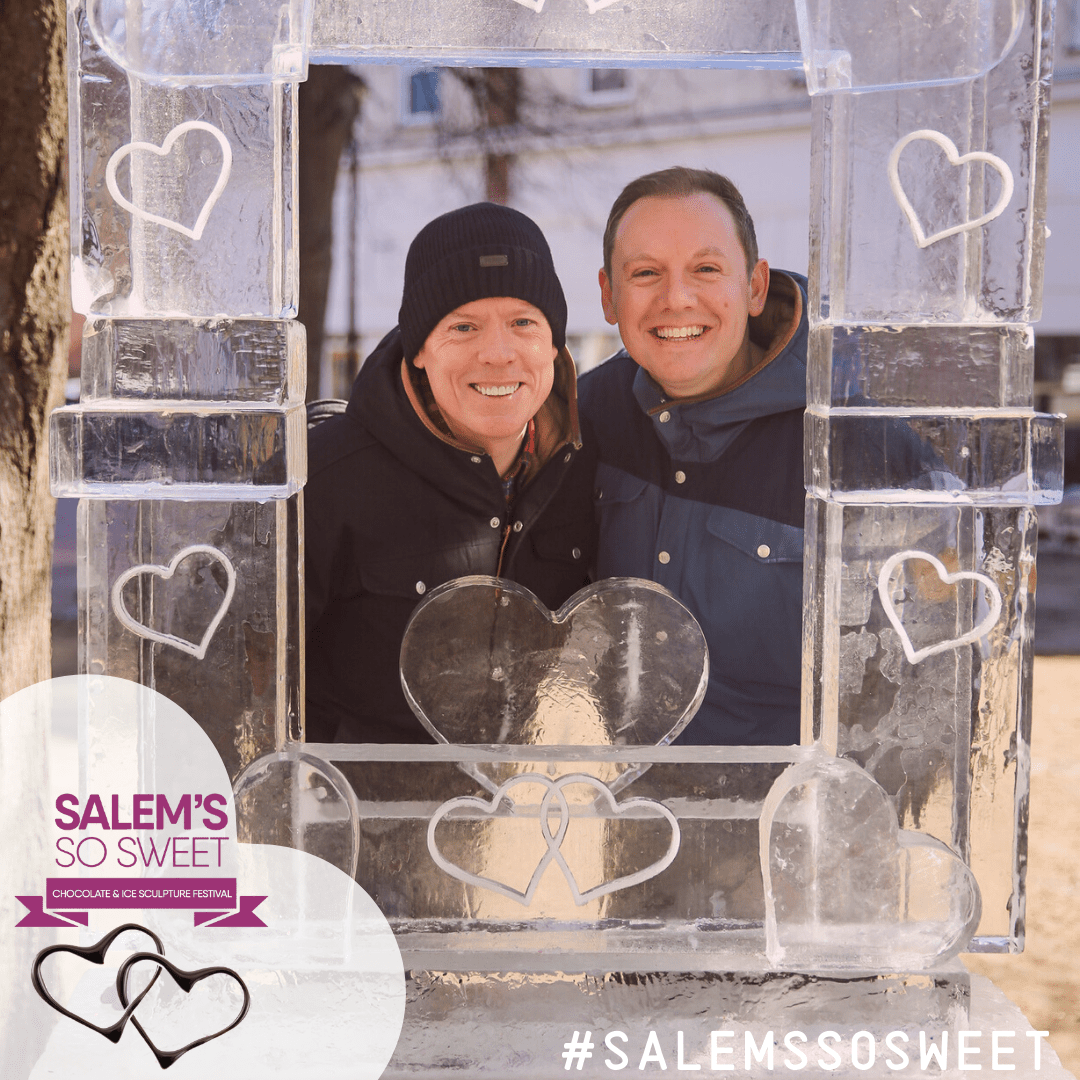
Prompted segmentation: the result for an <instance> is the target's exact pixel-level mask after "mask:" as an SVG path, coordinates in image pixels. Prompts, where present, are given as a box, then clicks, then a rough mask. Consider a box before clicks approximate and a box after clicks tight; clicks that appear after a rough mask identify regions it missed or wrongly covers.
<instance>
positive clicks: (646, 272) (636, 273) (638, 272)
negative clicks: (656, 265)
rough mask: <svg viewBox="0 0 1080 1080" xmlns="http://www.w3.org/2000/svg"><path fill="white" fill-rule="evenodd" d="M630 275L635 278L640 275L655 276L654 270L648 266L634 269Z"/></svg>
mask: <svg viewBox="0 0 1080 1080" xmlns="http://www.w3.org/2000/svg"><path fill="white" fill-rule="evenodd" d="M630 276H631V277H636V278H640V277H656V271H655V270H650V269H648V268H645V267H643V268H642V269H641V270H635V271H634V272H633V273H632V274H631V275H630Z"/></svg>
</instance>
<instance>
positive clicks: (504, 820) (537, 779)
mask: <svg viewBox="0 0 1080 1080" xmlns="http://www.w3.org/2000/svg"><path fill="white" fill-rule="evenodd" d="M536 785H540V786H542V787H543V788H545V789H546V790H545V793H544V796H543V798H542V799H541V801H540V805H539V809H538V811H537V810H536V809H535V807H534V808H533V809H534V812H532V813H529V812H528V810H527V808H526V807H523V806H519V805H517V804H515V801H514V799H512V798H511V797H510V794H509V793H510V791H511V790H513V789H514V788H521V787H523V786H525V787H529V786H536ZM576 785H583V786H585V787H587V788H588V789H590V800H591V801H590V803H588V804H585V805H584V806H581V807H580V808H579V809H578V813H582V812H584V813H587V814H588V815H589V816H590V817H592V818H601V815H602V818H601V820H603V821H604V822H605V823H606V822H609V821H611V819H613V818H617V817H621V816H624V815H625V816H627V818H628V819H632V820H633V821H634V823H635V824H638V825H640V822H641V820H642V819H646V820H648V819H650V818H652V819H654V820H655V819H657V818H660V819H663V820H664V821H666V822H667V824H668V825H669V826H670V830H671V832H670V840H669V842H668V846H667V850H666V851H665V852H664V854H663V855H661V856H660V858H658V859H656V860H654V861H653V862H651V863H649V864H648V865H647V866H645V867H642V868H641V869H640V870H635V871H633V872H632V873H629V874H620V875H619V876H618V877H615V878H612V879H610V880H608V881H602V882H601V883H600V884H598V885H594V886H592V887H590V888H587V889H582V888H581V886H580V885H579V883H578V880H577V877H576V876H575V874H574V871H573V870H572V869H571V867H570V866H569V864H568V862H567V860H566V857H565V856H564V854H563V852H562V845H563V841H564V840H565V838H566V833H567V829H568V828H569V825H570V819H571V816H572V813H571V802H570V800H568V799H567V798H566V795H565V791H566V788H567V787H570V786H576ZM519 798H520V795H519ZM508 809H509V816H508V814H507V811H508ZM598 809H599V811H600V813H598V812H597V811H598ZM455 810H459V811H465V812H466V816H467V817H471V818H472V819H473V820H475V819H476V816H477V815H480V816H481V820H482V819H483V818H485V817H486V818H489V819H492V820H493V821H497V822H499V823H501V824H503V825H504V826H506V825H509V826H511V827H513V826H520V824H521V823H522V821H530V822H533V823H535V825H536V827H537V828H538V829H539V832H540V835H541V836H542V838H543V842H544V843H545V845H546V850H545V851H544V853H543V855H542V856H541V857H540V860H539V862H538V863H537V864H536V866H535V868H534V869H533V871H532V873H531V875H530V877H529V880H528V883H527V884H526V886H525V888H524V889H523V890H522V889H515V888H514V887H513V886H512V885H510V884H509V883H508V882H506V881H501V880H499V879H497V878H494V877H490V876H487V875H483V874H474V873H471V872H470V871H468V870H466V869H464V868H463V867H461V866H459V865H458V864H457V863H455V862H453V861H451V860H450V859H448V858H447V857H446V856H445V855H444V853H443V852H442V850H441V849H440V848H439V845H438V842H437V841H436V839H435V833H436V829H437V828H438V826H439V824H440V823H441V822H442V821H443V820H444V819H446V818H447V816H448V815H450V814H451V813H453V812H454V811H455ZM468 811H472V814H471V815H469V814H468ZM496 811H500V813H501V815H502V816H501V817H498V818H496V817H495V816H494V815H495V813H496ZM555 811H557V813H558V817H557V825H556V826H555V828H554V830H552V827H551V815H552V813H553V812H555ZM453 820H455V821H456V820H458V819H453ZM681 839H682V836H681V832H680V830H679V823H678V821H677V820H676V818H675V815H674V814H672V812H671V811H670V810H669V809H668V808H667V807H666V806H664V804H663V803H660V802H657V801H656V800H655V799H626V800H625V801H623V802H621V803H617V802H616V801H615V796H614V795H613V794H612V793H611V791H610V789H609V788H608V787H607V785H606V784H604V783H603V782H602V781H600V780H598V779H597V778H596V777H594V776H588V775H586V774H583V773H571V774H570V775H569V776H563V777H560V778H559V779H558V780H549V779H548V778H547V777H545V776H543V775H540V774H538V773H528V774H525V775H523V776H515V777H512V778H511V779H510V780H507V781H506V783H504V784H502V785H501V786H500V787H499V789H498V790H497V791H496V792H495V793H494V795H493V796H492V798H491V800H490V801H486V800H484V799H480V798H476V797H474V796H470V795H462V796H458V797H457V798H453V799H448V800H447V801H446V802H444V803H443V804H442V805H441V806H440V807H439V808H438V809H437V810H436V811H435V813H434V814H433V815H432V816H431V820H430V821H429V822H428V829H427V843H428V851H429V853H430V854H431V858H432V860H433V861H434V862H435V864H436V865H437V866H439V867H440V868H441V869H442V870H444V871H445V872H446V873H448V874H449V875H450V876H451V877H454V878H456V879H457V880H458V881H462V882H464V883H465V884H467V885H476V886H478V887H480V888H483V889H489V890H491V891H492V892H496V893H499V894H500V895H502V896H506V897H508V898H509V899H511V900H516V901H517V902H518V903H519V904H523V905H525V906H526V907H528V906H529V904H531V903H532V899H533V896H534V894H535V893H536V889H537V887H538V886H539V884H540V879H541V878H542V877H543V876H544V872H545V871H546V870H547V868H548V866H550V865H551V863H553V862H554V863H555V865H556V866H558V868H559V869H560V870H561V871H562V873H563V876H564V877H565V878H566V883H567V885H568V886H569V887H570V894H571V895H572V896H573V898H574V903H575V904H576V905H578V906H579V907H580V906H581V905H582V904H587V903H589V902H590V901H591V900H596V899H598V898H599V897H601V896H606V895H607V894H608V893H613V892H617V891H618V890H620V889H627V888H629V887H630V886H631V885H637V884H640V883H641V882H643V881H648V880H649V879H650V878H654V877H656V875H657V874H660V873H662V872H663V871H664V870H666V869H667V868H668V867H669V866H670V865H671V864H672V862H673V861H674V860H675V856H676V855H678V853H679V844H680V842H681ZM466 846H467V847H468V848H470V849H472V850H475V849H476V847H477V846H479V845H477V844H475V842H473V843H470V844H468V845H466ZM515 847H516V848H517V849H518V850H522V849H524V848H527V845H522V844H516V845H515Z"/></svg>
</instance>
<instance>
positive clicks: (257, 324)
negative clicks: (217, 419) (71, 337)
mask: <svg viewBox="0 0 1080 1080" xmlns="http://www.w3.org/2000/svg"><path fill="white" fill-rule="evenodd" d="M305 342H306V333H305V330H304V325H303V323H298V322H297V321H296V320H295V319H202V320H200V319H90V320H88V321H87V323H86V326H85V327H84V329H83V338H82V371H81V392H80V399H79V400H80V401H81V402H82V403H84V404H85V403H88V402H99V401H109V400H113V399H117V398H125V399H138V400H141V401H143V402H144V403H146V404H147V405H148V406H149V405H156V406H161V405H163V404H167V403H173V404H175V402H176V401H178V400H180V399H188V400H190V401H199V402H203V403H210V402H217V403H219V404H220V405H221V406H222V407H224V408H228V407H229V405H231V404H233V403H240V402H243V403H247V404H255V403H258V404H263V405H273V406H286V405H297V404H300V403H302V402H303V400H304V381H305V378H306V367H305V365H306V363H307V353H306V348H305Z"/></svg>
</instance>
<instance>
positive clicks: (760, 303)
mask: <svg viewBox="0 0 1080 1080" xmlns="http://www.w3.org/2000/svg"><path fill="white" fill-rule="evenodd" d="M768 295H769V264H768V263H767V262H766V261H765V260H764V259H758V262H757V266H755V267H754V270H753V273H751V275H750V304H749V312H750V314H751V315H760V314H761V313H762V312H763V311H764V310H765V299H766V297H767V296H768Z"/></svg>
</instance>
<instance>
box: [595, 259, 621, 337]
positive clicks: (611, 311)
mask: <svg viewBox="0 0 1080 1080" xmlns="http://www.w3.org/2000/svg"><path fill="white" fill-rule="evenodd" d="M600 303H601V304H603V306H604V318H605V319H607V321H608V322H609V323H611V325H612V326H617V325H618V324H619V317H618V316H617V315H616V314H615V300H614V298H613V297H612V295H611V282H610V280H609V279H608V276H607V271H606V270H604V269H603V268H602V267H601V269H600Z"/></svg>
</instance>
